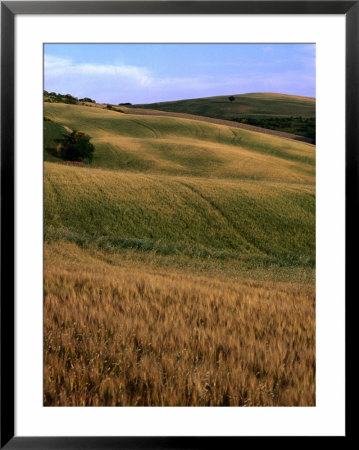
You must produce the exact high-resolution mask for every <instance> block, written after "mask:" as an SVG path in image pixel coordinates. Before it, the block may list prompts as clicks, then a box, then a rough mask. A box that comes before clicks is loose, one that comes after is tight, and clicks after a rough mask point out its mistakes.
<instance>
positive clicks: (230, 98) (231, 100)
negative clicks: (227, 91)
mask: <svg viewBox="0 0 359 450" xmlns="http://www.w3.org/2000/svg"><path fill="white" fill-rule="evenodd" d="M228 100H229V101H230V102H231V103H232V102H234V100H235V97H233V95H231V96H230V97H228Z"/></svg>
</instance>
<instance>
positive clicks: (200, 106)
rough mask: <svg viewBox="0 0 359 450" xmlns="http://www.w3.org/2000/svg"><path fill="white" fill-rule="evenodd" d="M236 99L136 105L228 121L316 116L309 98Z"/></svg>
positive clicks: (262, 96) (264, 96) (258, 95)
mask: <svg viewBox="0 0 359 450" xmlns="http://www.w3.org/2000/svg"><path fill="white" fill-rule="evenodd" d="M234 97H235V100H234V101H233V102H230V101H229V100H228V96H221V97H207V98H197V99H189V100H179V101H173V102H161V103H151V104H143V105H135V106H136V107H141V108H150V109H159V110H161V111H173V112H181V113H188V114H197V115H200V116H207V117H217V118H222V119H227V120H233V119H234V118H242V117H253V118H258V117H270V116H275V117H288V116H302V117H314V116H315V99H312V98H309V97H308V98H306V97H296V96H287V95H281V94H267V93H256V94H242V95H234Z"/></svg>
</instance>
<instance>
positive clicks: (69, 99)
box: [44, 91, 96, 105]
mask: <svg viewBox="0 0 359 450" xmlns="http://www.w3.org/2000/svg"><path fill="white" fill-rule="evenodd" d="M44 100H45V102H50V103H69V104H72V105H77V104H78V103H79V102H89V103H96V100H92V99H91V98H89V97H84V98H80V99H78V98H77V97H74V96H73V95H71V94H59V93H58V94H56V92H48V91H44Z"/></svg>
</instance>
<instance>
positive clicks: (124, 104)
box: [118, 103, 132, 106]
mask: <svg viewBox="0 0 359 450" xmlns="http://www.w3.org/2000/svg"><path fill="white" fill-rule="evenodd" d="M130 105H132V103H119V104H118V106H130Z"/></svg>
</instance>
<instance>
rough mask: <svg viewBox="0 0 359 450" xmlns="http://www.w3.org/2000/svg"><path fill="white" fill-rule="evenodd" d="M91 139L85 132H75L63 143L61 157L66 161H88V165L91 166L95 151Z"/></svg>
mask: <svg viewBox="0 0 359 450" xmlns="http://www.w3.org/2000/svg"><path fill="white" fill-rule="evenodd" d="M90 139H91V137H90V136H88V135H87V134H86V133H84V132H83V131H73V132H72V133H71V134H69V135H68V136H65V137H64V139H63V141H62V143H61V157H62V158H63V159H64V160H66V161H85V160H86V163H87V164H89V163H90V162H91V161H92V158H93V153H94V151H95V147H94V145H93V144H92V143H91V142H90Z"/></svg>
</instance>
